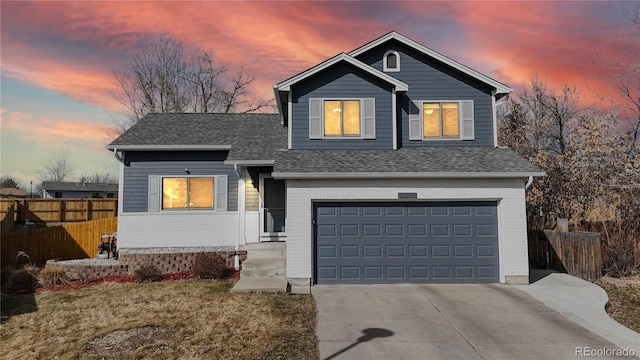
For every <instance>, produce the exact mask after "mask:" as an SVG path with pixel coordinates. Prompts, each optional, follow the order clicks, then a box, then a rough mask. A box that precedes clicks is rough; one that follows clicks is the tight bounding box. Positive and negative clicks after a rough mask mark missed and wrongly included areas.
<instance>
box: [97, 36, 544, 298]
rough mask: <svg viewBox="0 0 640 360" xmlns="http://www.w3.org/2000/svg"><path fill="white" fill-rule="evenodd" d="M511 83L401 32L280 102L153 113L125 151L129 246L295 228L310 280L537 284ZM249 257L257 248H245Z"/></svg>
mask: <svg viewBox="0 0 640 360" xmlns="http://www.w3.org/2000/svg"><path fill="white" fill-rule="evenodd" d="M511 91H512V89H511V88H509V87H508V86H506V85H504V84H502V83H500V82H498V81H496V80H494V79H492V78H489V77H487V76H485V75H483V74H480V73H478V72H477V71H475V70H472V69H470V68H468V67H466V66H464V65H462V64H460V63H457V62H455V61H454V60H452V59H450V58H448V57H445V56H443V55H441V54H439V53H437V52H435V51H433V50H430V49H428V48H426V47H424V46H422V45H420V44H418V43H416V42H414V41H412V40H410V39H408V38H406V37H404V36H402V35H400V34H398V33H396V32H391V33H389V34H387V35H384V36H382V37H380V38H378V39H376V40H374V41H372V42H370V43H367V44H365V45H363V46H361V47H359V48H357V49H355V50H353V51H351V52H350V53H348V54H346V53H342V54H339V55H337V56H335V57H332V58H330V59H328V60H326V61H324V62H322V63H320V64H318V65H316V66H314V67H312V68H310V69H308V70H306V71H303V72H302V73H299V74H297V75H295V76H293V77H291V78H289V79H287V80H285V81H282V82H281V83H279V84H276V85H275V86H274V92H275V97H276V101H277V105H278V109H279V112H280V113H279V114H149V115H147V116H146V117H144V118H143V119H141V120H140V121H139V122H138V123H137V124H136V125H134V126H133V127H131V128H130V129H129V130H128V131H127V132H125V133H124V134H123V135H122V136H120V137H119V138H117V139H116V140H114V141H113V142H112V143H111V144H109V145H108V146H107V148H108V149H110V150H111V151H113V152H114V153H115V154H116V157H118V159H119V160H120V161H121V166H120V187H121V188H120V192H121V193H122V201H121V202H120V204H119V206H120V208H119V218H118V219H119V224H118V234H119V237H118V241H119V246H120V249H121V250H126V249H135V248H148V247H182V246H189V247H193V246H203V247H204V246H208V247H211V246H213V247H229V246H237V245H245V244H252V243H258V242H264V241H286V276H287V278H288V279H289V282H290V283H292V284H296V285H306V286H307V287H308V286H309V285H310V284H315V283H393V282H402V283H404V282H440V283H449V282H456V283H457V282H465V283H466V282H500V283H511V284H513V283H517V284H522V283H528V281H529V277H528V275H529V264H528V252H527V251H528V250H527V229H526V215H525V183H526V181H527V180H530V179H531V177H532V176H542V175H543V173H542V172H541V171H540V170H539V169H538V168H537V167H535V166H533V165H532V164H530V163H529V162H528V161H526V160H525V159H523V158H521V157H519V156H518V155H517V154H516V153H515V152H513V151H512V150H510V149H507V148H501V147H498V146H497V130H496V129H497V126H496V107H497V106H498V105H499V104H500V103H502V102H503V101H505V100H506V99H507V98H508V94H509V93H510V92H511ZM249 257H251V254H249Z"/></svg>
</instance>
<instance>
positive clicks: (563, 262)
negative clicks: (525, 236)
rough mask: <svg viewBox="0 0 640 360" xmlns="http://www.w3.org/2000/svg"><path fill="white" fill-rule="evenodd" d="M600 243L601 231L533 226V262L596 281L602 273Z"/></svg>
mask: <svg viewBox="0 0 640 360" xmlns="http://www.w3.org/2000/svg"><path fill="white" fill-rule="evenodd" d="M600 246H601V245H600V234H598V233H589V232H561V231H555V230H544V231H542V230H529V262H530V266H531V268H533V269H552V270H558V271H562V272H566V273H568V274H570V275H573V276H577V277H579V278H581V279H584V280H587V281H594V280H597V279H599V278H600V277H601V276H602V252H601V251H602V250H601V247H600Z"/></svg>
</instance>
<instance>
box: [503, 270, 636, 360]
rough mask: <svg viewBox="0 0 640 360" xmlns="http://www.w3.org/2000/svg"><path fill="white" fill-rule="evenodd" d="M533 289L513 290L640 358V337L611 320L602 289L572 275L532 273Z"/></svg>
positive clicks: (521, 287) (518, 286) (607, 300)
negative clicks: (631, 351) (531, 297)
mask: <svg viewBox="0 0 640 360" xmlns="http://www.w3.org/2000/svg"><path fill="white" fill-rule="evenodd" d="M531 276H532V280H535V281H534V282H532V283H531V284H530V285H517V286H514V287H516V288H518V289H520V290H522V291H524V292H526V293H527V294H529V295H531V296H533V297H535V298H536V299H538V300H540V301H541V302H542V303H543V304H545V305H546V306H548V307H550V308H552V309H553V310H555V311H557V312H559V313H561V314H562V315H564V316H566V317H567V318H569V319H571V320H572V321H574V322H576V323H577V324H579V325H581V326H583V327H585V328H587V329H589V330H591V331H592V332H594V333H596V334H598V335H600V336H602V337H604V338H605V339H607V340H609V341H610V342H611V343H612V344H615V345H617V346H619V347H620V348H626V347H629V348H632V349H635V352H636V354H637V355H640V334H638V333H637V332H635V331H632V330H630V329H628V328H626V327H624V326H622V325H620V324H619V323H618V322H616V321H615V320H613V319H612V318H610V317H609V315H608V314H607V312H606V311H605V306H606V305H607V303H608V302H609V297H608V296H607V292H606V291H604V290H603V289H602V288H601V287H599V286H597V285H595V284H592V283H590V282H588V281H584V280H582V279H579V278H577V277H575V276H571V275H569V274H562V273H556V272H545V271H544V270H532V272H531Z"/></svg>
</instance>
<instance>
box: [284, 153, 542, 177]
mask: <svg viewBox="0 0 640 360" xmlns="http://www.w3.org/2000/svg"><path fill="white" fill-rule="evenodd" d="M274 173H277V174H280V175H283V174H289V176H291V175H292V174H349V173H351V174H354V173H369V174H379V173H386V174H389V173H398V175H401V174H434V175H435V174H438V175H440V176H446V174H449V173H450V174H452V175H453V174H456V175H457V174H463V175H464V174H468V175H470V176H473V175H474V174H477V175H483V174H484V175H486V176H488V175H491V174H512V175H514V176H515V175H523V176H525V175H526V176H529V175H541V174H542V171H541V170H540V169H538V168H537V167H536V166H534V165H533V164H531V163H530V162H528V161H527V160H526V159H524V158H522V157H520V156H519V155H518V154H516V153H515V152H514V151H513V150H511V149H508V148H492V147H405V148H401V149H398V150H279V151H277V152H276V163H275V167H274ZM274 176H275V175H274ZM283 176H285V177H286V175H283Z"/></svg>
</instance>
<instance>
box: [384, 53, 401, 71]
mask: <svg viewBox="0 0 640 360" xmlns="http://www.w3.org/2000/svg"><path fill="white" fill-rule="evenodd" d="M389 55H395V56H396V67H394V68H390V67H388V66H387V58H388V57H389ZM382 70H383V71H384V72H399V71H400V54H398V52H397V51H395V50H389V51H387V52H386V53H384V56H383V57H382Z"/></svg>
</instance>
